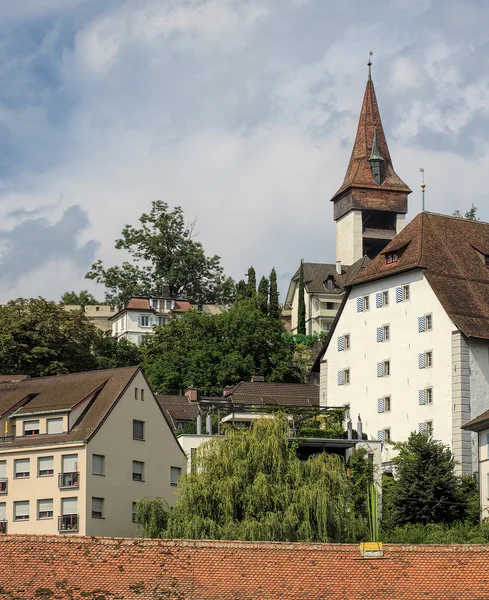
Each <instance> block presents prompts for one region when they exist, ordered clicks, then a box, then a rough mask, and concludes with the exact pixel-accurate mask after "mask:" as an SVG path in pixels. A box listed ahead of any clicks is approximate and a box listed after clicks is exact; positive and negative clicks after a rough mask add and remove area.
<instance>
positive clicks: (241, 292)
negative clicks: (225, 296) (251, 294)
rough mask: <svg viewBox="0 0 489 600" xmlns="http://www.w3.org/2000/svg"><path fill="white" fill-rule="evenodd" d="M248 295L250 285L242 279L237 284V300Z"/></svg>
mask: <svg viewBox="0 0 489 600" xmlns="http://www.w3.org/2000/svg"><path fill="white" fill-rule="evenodd" d="M247 297H248V286H247V285H246V281H245V280H244V279H241V280H240V281H238V283H237V284H236V300H244V298H247Z"/></svg>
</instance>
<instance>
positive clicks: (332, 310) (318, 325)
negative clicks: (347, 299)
mask: <svg viewBox="0 0 489 600" xmlns="http://www.w3.org/2000/svg"><path fill="white" fill-rule="evenodd" d="M342 297H343V296H342V295H339V294H328V293H327V291H326V290H325V291H324V293H317V292H316V293H309V292H308V291H307V290H304V302H305V305H306V334H307V335H315V334H319V333H324V332H325V331H329V328H330V327H331V325H332V323H333V321H334V318H335V317H336V313H337V312H338V310H339V308H340V305H341V299H342ZM326 304H329V305H330V306H329V308H328V307H327V306H326ZM298 306H299V287H298V286H296V288H295V291H294V297H293V300H292V309H291V311H290V323H291V333H293V334H296V333H297V322H298V319H297V316H298V313H297V309H298Z"/></svg>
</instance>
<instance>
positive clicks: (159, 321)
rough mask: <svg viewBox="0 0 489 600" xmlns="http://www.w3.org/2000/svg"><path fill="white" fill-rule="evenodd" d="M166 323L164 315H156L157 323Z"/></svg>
mask: <svg viewBox="0 0 489 600" xmlns="http://www.w3.org/2000/svg"><path fill="white" fill-rule="evenodd" d="M165 323H166V317H158V325H164V324H165Z"/></svg>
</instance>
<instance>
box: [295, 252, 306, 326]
mask: <svg viewBox="0 0 489 600" xmlns="http://www.w3.org/2000/svg"><path fill="white" fill-rule="evenodd" d="M298 294H299V300H298V305H297V333H298V334H299V335H300V334H302V335H306V303H305V301H304V261H303V260H301V266H300V268H299V285H298Z"/></svg>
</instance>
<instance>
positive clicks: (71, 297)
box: [61, 290, 101, 308]
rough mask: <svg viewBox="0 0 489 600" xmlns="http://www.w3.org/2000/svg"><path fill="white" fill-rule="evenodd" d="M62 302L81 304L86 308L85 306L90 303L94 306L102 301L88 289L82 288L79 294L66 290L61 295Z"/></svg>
mask: <svg viewBox="0 0 489 600" xmlns="http://www.w3.org/2000/svg"><path fill="white" fill-rule="evenodd" d="M61 302H62V304H75V305H79V306H81V307H82V308H85V306H90V305H92V306H93V305H94V304H101V303H100V302H98V301H97V300H95V297H94V296H93V294H90V292H89V291H88V290H82V291H81V292H80V293H79V294H77V293H76V292H65V293H64V294H63V295H62V296H61Z"/></svg>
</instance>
